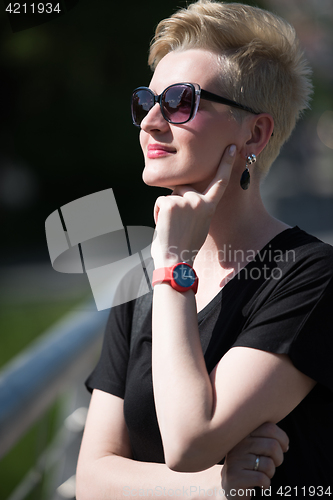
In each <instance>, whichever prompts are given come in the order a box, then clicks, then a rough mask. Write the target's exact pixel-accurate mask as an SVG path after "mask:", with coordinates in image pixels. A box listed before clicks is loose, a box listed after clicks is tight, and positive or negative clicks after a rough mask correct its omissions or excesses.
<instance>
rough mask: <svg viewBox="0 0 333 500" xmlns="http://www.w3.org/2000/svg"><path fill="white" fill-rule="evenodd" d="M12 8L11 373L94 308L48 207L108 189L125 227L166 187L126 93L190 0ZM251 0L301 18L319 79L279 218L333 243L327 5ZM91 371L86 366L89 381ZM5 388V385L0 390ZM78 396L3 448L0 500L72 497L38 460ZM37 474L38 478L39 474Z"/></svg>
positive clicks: (5, 264)
mask: <svg viewBox="0 0 333 500" xmlns="http://www.w3.org/2000/svg"><path fill="white" fill-rule="evenodd" d="M54 3H55V2H54ZM247 3H249V4H251V3H252V2H250V1H248V2H247ZM70 4H71V5H70ZM252 4H254V3H252ZM5 5H8V2H3V3H1V4H0V223H1V245H0V369H1V368H2V369H4V370H6V369H8V367H11V366H12V363H13V361H12V360H13V359H14V357H15V356H16V355H17V354H19V353H21V352H22V351H23V350H25V349H30V347H31V345H32V344H31V343H32V342H33V341H35V339H38V338H40V336H45V332H46V334H47V333H48V332H49V330H48V329H49V328H50V327H51V328H53V327H52V325H54V323H55V322H56V321H58V320H59V318H62V317H63V316H64V315H65V314H67V313H68V312H70V314H73V312H74V313H75V312H77V313H78V314H80V312H82V311H87V310H89V308H90V309H91V310H93V304H92V305H91V306H89V305H87V302H86V300H89V299H92V295H91V292H90V287H89V284H88V281H87V278H86V275H83V274H76V275H75V274H73V275H70V274H62V273H57V272H55V271H54V270H53V269H52V266H51V263H50V259H49V255H48V249H47V245H46V239H45V219H46V218H47V217H48V216H49V215H50V214H51V213H52V212H53V211H55V210H56V209H58V208H59V207H61V206H62V205H64V204H66V203H68V202H70V201H73V200H75V199H77V198H80V197H82V196H85V195H88V194H91V193H94V192H97V191H101V190H104V189H107V188H113V190H114V193H115V197H116V200H117V204H118V207H119V210H120V214H121V217H122V222H123V224H124V225H146V226H151V227H153V216H152V207H153V203H154V200H155V199H156V197H157V196H159V195H160V194H163V193H164V192H163V190H160V189H153V188H148V187H147V186H145V185H144V184H143V182H142V180H141V172H142V169H143V158H142V155H141V151H140V148H139V143H138V129H136V127H133V125H132V123H131V118H130V110H129V102H130V95H131V91H132V90H133V89H134V88H135V87H137V86H139V85H147V84H148V83H149V80H150V76H151V73H150V70H149V68H148V67H147V54H148V46H149V42H150V40H151V38H152V36H153V33H154V28H155V26H156V25H157V23H158V22H159V20H161V19H162V18H164V17H166V16H168V15H170V14H171V13H173V12H174V11H175V10H177V8H178V7H182V6H185V5H186V1H184V0H164V1H163V2H156V1H154V0H145V1H144V2H137V1H134V0H128V1H127V2H113V1H112V2H111V1H110V0H94V1H92V0H79V1H76V2H75V1H74V2H67V3H66V2H60V6H61V8H62V9H63V15H62V16H58V17H57V18H54V19H52V20H50V21H48V22H44V23H42V24H40V25H38V26H34V27H30V28H27V27H24V26H23V27H22V26H21V27H20V26H19V27H18V28H17V26H16V28H15V26H14V24H13V21H11V20H10V18H9V16H8V15H7V13H6V11H5ZM255 5H258V6H260V7H264V8H267V9H269V10H272V11H273V12H275V13H277V14H280V15H281V16H282V17H284V18H286V19H287V20H288V21H290V22H291V23H292V24H293V25H294V26H295V28H296V31H297V33H298V35H299V38H300V39H301V42H302V44H303V46H304V49H305V52H306V54H307V57H308V59H309V61H310V64H311V66H312V68H313V81H314V87H315V93H314V96H313V101H312V109H311V110H310V111H307V112H306V113H305V115H304V118H303V119H302V121H301V122H299V124H298V126H297V128H296V130H295V131H294V133H293V135H292V137H291V139H290V140H289V141H288V143H287V144H286V145H285V146H284V148H283V150H282V154H281V156H280V157H279V159H278V160H277V161H276V162H275V164H274V165H273V167H272V169H271V172H270V174H269V175H268V177H267V178H266V180H265V182H264V183H263V186H262V192H263V198H264V200H265V203H266V206H267V208H268V209H269V211H270V212H271V213H272V214H273V215H275V216H276V217H278V218H280V219H282V220H284V221H285V222H287V223H289V224H291V225H296V224H297V225H298V226H300V227H301V228H302V229H305V230H307V231H308V232H311V233H312V234H315V235H316V236H318V237H320V238H321V239H323V240H324V241H326V242H328V243H331V244H333V94H332V85H333V3H332V1H331V0H261V1H257V2H255ZM66 6H67V9H66ZM70 7H71V8H70ZM13 27H14V31H13ZM23 28H25V29H23ZM33 345H35V344H33ZM94 356H95V357H94V358H93V359H94V360H95V359H96V356H97V354H94ZM83 380H84V375H81V378H80V380H79V385H80V387H81V389H82V382H83ZM1 387H2V386H1V383H0V392H1ZM75 390H76V391H77V388H76V389H75ZM73 398H74V396H73V393H72V392H68V393H66V391H61V395H60V396H59V397H58V398H57V399H56V400H54V401H52V404H51V403H48V406H47V408H48V409H47V411H46V412H45V414H44V416H43V418H41V419H39V420H37V422H36V423H35V424H34V425H33V427H32V428H31V429H30V430H29V432H27V433H26V432H24V433H22V435H23V434H24V436H23V438H22V439H20V442H19V443H18V444H17V445H15V447H13V449H11V451H8V452H7V451H6V453H3V456H4V457H3V458H2V460H1V462H0V498H1V499H6V498H11V500H14V499H20V498H30V499H36V500H37V499H39V498H74V496H73V495H74V493H73V491H74V489H73V488H74V486H73V481H74V480H73V479H72V480H71V478H72V477H73V474H74V472H73V466H72V469H71V471H69V469H68V470H67V469H66V467H63V468H62V472H61V474H60V473H59V471H58V472H57V474H55V475H53V479H52V480H50V479H49V478H47V477H46V476H47V475H46V474H45V471H44V470H43V467H40V464H39V465H38V464H37V465H36V461H37V462H38V460H37V457H39V456H40V454H41V453H43V451H44V450H45V449H46V448H47V447H48V446H49V445H50V443H52V442H53V440H54V437H55V435H57V432H58V431H59V429H60V426H61V425H63V421H64V409H63V408H64V407H66V408H67V409H68V408H71V404H72V400H73ZM75 398H76V399H78V401H79V403H78V404H77V405H76V408H75V411H76V410H77V409H79V410H80V409H81V410H80V411H81V413H76V416H75V415H74V417H73V414H74V413H75V411H74V413H73V412H72V413H71V415H72V417H71V418H72V421H73V422H74V424H73V422H72V424H71V423H69V424H68V422H71V421H67V431H68V428H72V429H73V426H74V428H75V425H76V424H75V422H76V423H77V421H78V422H79V423H78V424H77V429H78V432H81V431H82V426H81V427H80V425H81V424H80V422H81V423H82V422H83V423H84V411H85V410H84V408H86V406H87V404H88V403H87V398H88V395H87V394H85V393H84V390H83V392H82V393H81V392H80V390H79V392H75ZM59 401H60V402H59ZM64 401H65V403H64ZM80 405H81V406H80ZM72 409H73V408H72ZM66 411H67V410H66ZM68 411H69V410H68ZM67 413H68V412H67ZM66 415H67V414H66ZM66 418H68V415H67V416H66ZM75 419H76V420H75ZM80 419H81V420H80ZM82 425H83V424H82ZM71 426H72V427H71ZM67 431H66V432H67ZM66 436H67V434H66ZM78 436H80V434H78ZM64 439H65V441H66V439H68V436H67V437H65V438H64ZM77 441H79V438H78V439H77ZM52 449H54V448H52ZM0 452H1V450H0ZM59 453H60V452H59ZM73 453H74V455H75V452H73ZM61 460H62V466H63V465H64V461H63V459H62V458H61V453H60V454H58V455H57V457H56V458H55V459H54V462H57V463H59V461H61ZM73 460H75V458H74V459H73ZM29 471H30V473H31V471H32V474H30V476H29ZM36 471H37V472H36ZM38 471H39V472H38ZM34 473H35V476H34ZM37 473H38V474H39V476H40V478H41V479H42V481H39V482H38V481H37V480H36V474H37ZM27 474H28V476H29V477H28V476H27ZM38 474H37V475H38ZM44 476H45V477H44ZM55 476H56V479H55ZM60 476H61V479H59V478H60ZM67 476H68V478H67ZM31 477H35V480H33V479H31ZM27 478H28V479H27ZM29 478H30V479H29ZM57 481H58V483H59V484H58V483H57ZM50 482H51V483H52V484H53V486H54V487H57V485H60V484H67V490H66V487H63V488H62V489H61V488H60V489H59V488H58V490H57V493H54V495H58V497H56V496H53V493H52V495H51V493H50V491H51V490H50V488H49V487H46V486H45V484H46V483H48V484H49V483H50ZM22 484H24V485H25V486H24V487H22V488H21V490H20V491H21V493H20V491H19V489H20V487H21V486H20V485H22ZM37 484H38V486H36V487H35V486H34V485H37ZM27 485H28V486H27ZM29 485H30V486H29ZM24 488H25V490H24ZM23 490H24V491H25V492H26V494H25V496H24V495H23V493H22V491H23ZM66 491H67V493H66ZM10 495H11V496H10ZM29 495H30V496H29ZM66 495H67V496H66Z"/></svg>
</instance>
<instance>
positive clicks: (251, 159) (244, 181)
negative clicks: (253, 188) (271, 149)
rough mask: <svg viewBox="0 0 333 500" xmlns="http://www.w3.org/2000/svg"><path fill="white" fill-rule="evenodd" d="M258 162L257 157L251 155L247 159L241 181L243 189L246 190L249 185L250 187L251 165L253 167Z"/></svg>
mask: <svg viewBox="0 0 333 500" xmlns="http://www.w3.org/2000/svg"><path fill="white" fill-rule="evenodd" d="M256 161H257V157H256V155H250V156H248V157H247V158H246V165H245V170H244V172H243V173H242V177H241V180H240V185H241V188H242V189H244V190H246V189H247V188H248V187H249V185H250V180H251V179H250V171H249V165H252V163H255V162H256Z"/></svg>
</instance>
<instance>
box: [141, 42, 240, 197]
mask: <svg viewBox="0 0 333 500" xmlns="http://www.w3.org/2000/svg"><path fill="white" fill-rule="evenodd" d="M218 74H219V66H218V62H217V57H216V55H214V54H212V53H210V52H208V51H204V50H201V49H191V50H186V51H183V52H170V53H169V54H167V55H166V56H165V57H164V58H163V59H162V60H161V61H160V62H159V64H158V65H157V67H156V70H155V72H154V75H153V78H152V80H151V82H150V86H149V87H150V88H151V89H152V90H153V92H155V94H161V92H162V91H163V90H164V89H165V88H166V87H168V86H169V85H171V84H173V83H181V82H190V83H198V84H199V85H200V87H201V88H202V89H205V90H208V91H210V92H214V93H217V94H219V95H222V96H223V93H221V90H220V89H219V87H218V85H217V83H218V81H219V79H218ZM242 128H244V127H242V124H240V123H239V122H237V121H236V120H235V118H233V117H232V115H231V113H230V108H228V107H227V106H225V105H223V104H219V103H214V102H209V101H206V100H204V99H201V100H200V105H199V109H198V112H197V114H196V116H195V118H194V119H193V120H192V121H190V122H188V123H184V124H183V125H173V124H170V123H168V122H167V121H166V120H165V119H164V118H163V116H162V114H161V109H160V106H159V104H155V106H154V107H153V108H152V109H151V110H150V111H149V113H148V114H147V116H146V117H145V118H144V120H143V121H142V123H141V131H140V144H141V148H142V151H143V154H144V158H145V168H144V171H143V180H144V182H145V183H146V184H148V185H150V186H160V187H168V188H170V189H173V188H174V187H175V186H177V185H182V184H191V185H192V186H193V187H194V188H195V189H198V190H199V191H200V190H201V191H203V190H204V189H205V187H207V185H208V184H209V182H210V181H211V180H212V178H213V177H214V175H215V172H216V170H217V167H218V165H219V162H220V159H221V157H222V154H223V152H224V150H225V149H226V147H228V146H229V145H231V144H236V145H237V149H238V151H239V150H240V149H241V147H242V145H243V142H242V140H243V135H244V132H243V131H242Z"/></svg>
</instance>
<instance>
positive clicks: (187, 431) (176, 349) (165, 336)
mask: <svg viewBox="0 0 333 500" xmlns="http://www.w3.org/2000/svg"><path fill="white" fill-rule="evenodd" d="M152 352H153V354H152V366H153V386H154V398H155V405H156V413H157V417H158V422H159V427H160V430H161V435H162V440H163V446H164V451H165V457H166V463H167V465H168V466H169V467H170V468H171V469H174V470H177V462H178V460H181V461H182V462H183V463H184V462H185V463H186V457H182V452H183V450H187V452H188V453H190V454H191V462H195V456H194V455H195V453H196V449H197V450H198V453H199V454H200V453H201V450H202V441H204V440H205V433H206V430H208V429H209V424H210V421H211V418H212V414H213V390H212V385H211V381H210V378H209V376H208V373H207V370H206V365H205V361H204V357H203V353H202V348H201V344H200V338H199V332H198V324H197V312H196V304H195V297H194V294H193V292H192V291H188V292H186V293H179V292H177V291H176V290H174V289H173V288H171V287H170V286H169V285H168V284H160V285H157V286H155V289H154V297H153V351H152ZM195 436H200V438H198V439H200V442H198V443H196V442H195V439H193V437H195ZM196 444H197V446H196ZM223 456H224V455H221V457H220V458H221V459H222V458H223ZM188 472H192V471H191V469H188Z"/></svg>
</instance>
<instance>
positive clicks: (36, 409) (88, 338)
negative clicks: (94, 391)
mask: <svg viewBox="0 0 333 500" xmlns="http://www.w3.org/2000/svg"><path fill="white" fill-rule="evenodd" d="M94 307H95V306H94V305H93V304H87V305H83V306H82V307H81V309H80V310H79V311H77V310H76V311H75V312H72V313H70V314H68V315H66V316H65V317H64V318H62V319H61V320H60V321H58V322H57V323H56V324H55V325H53V326H52V327H51V328H50V329H48V330H47V331H46V332H45V333H44V334H43V335H42V336H41V337H39V338H38V339H37V340H36V341H35V342H33V343H32V344H31V345H30V346H29V348H27V349H26V350H25V351H23V352H22V353H21V354H19V355H18V356H17V357H15V358H14V359H13V360H12V361H10V362H9V363H8V364H7V365H6V366H4V367H3V369H2V370H1V371H0V459H1V458H2V457H4V456H5V455H6V454H7V453H8V451H9V450H11V448H12V447H13V446H14V445H15V444H16V442H17V441H18V440H19V439H20V438H21V437H22V436H23V435H24V434H25V433H26V432H27V430H28V429H29V428H30V427H31V426H32V425H33V424H34V423H35V422H37V421H38V420H39V419H40V418H41V417H42V416H43V414H45V412H46V411H47V410H48V408H49V407H50V406H51V405H52V404H53V403H54V402H55V401H56V400H57V398H59V396H60V395H61V394H63V393H64V392H65V391H68V388H69V387H71V388H75V387H76V386H78V384H79V386H81V387H82V385H83V380H84V378H85V377H86V376H87V375H88V373H89V372H90V371H91V369H92V367H93V366H94V364H95V363H96V361H97V356H98V353H99V351H100V347H101V341H102V337H103V331H104V328H105V324H106V321H107V316H108V313H109V311H108V310H104V311H99V312H97V311H96V309H95V310H94ZM74 390H75V389H74ZM73 397H74V396H72V397H71V400H73ZM85 412H86V408H81V409H80V408H75V407H73V404H71V408H70V413H69V416H67V418H66V416H64V417H65V418H64V423H63V425H62V427H61V428H60V429H59V430H58V434H57V435H56V436H55V437H54V439H53V443H52V446H51V447H49V448H48V449H47V450H45V451H44V452H43V453H42V454H41V456H40V457H39V458H38V460H37V463H36V466H35V467H34V468H33V470H31V471H30V472H29V473H28V474H27V475H26V477H25V478H24V480H23V481H22V482H21V483H20V484H19V485H17V487H16V489H15V491H14V492H13V494H12V495H11V496H10V500H14V499H15V500H16V499H23V498H26V496H27V494H28V493H29V491H31V489H32V487H33V485H34V484H36V483H37V482H38V481H39V480H40V477H39V476H41V473H40V471H41V470H42V469H45V468H47V467H50V466H51V465H52V464H54V463H55V462H56V461H57V460H59V457H60V456H61V455H63V453H64V447H68V446H70V444H71V441H73V437H70V433H71V431H73V430H74V431H75V428H76V427H77V428H78V429H81V428H83V426H84V418H85ZM82 422H83V425H82ZM73 436H75V432H74V434H73ZM69 479H70V478H69ZM55 488H56V486H55ZM49 498H51V496H50V497H49ZM52 498H56V495H55V496H52ZM68 498H70V497H68Z"/></svg>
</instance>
